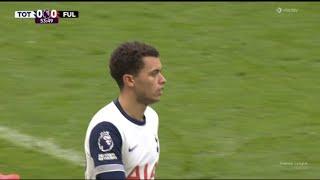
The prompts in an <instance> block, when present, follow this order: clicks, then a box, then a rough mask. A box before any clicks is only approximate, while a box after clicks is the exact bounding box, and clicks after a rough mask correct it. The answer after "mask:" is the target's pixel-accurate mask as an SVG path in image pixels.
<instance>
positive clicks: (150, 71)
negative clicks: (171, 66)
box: [134, 56, 166, 105]
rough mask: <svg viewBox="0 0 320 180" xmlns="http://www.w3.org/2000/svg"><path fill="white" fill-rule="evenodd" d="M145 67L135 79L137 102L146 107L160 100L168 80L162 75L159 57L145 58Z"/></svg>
mask: <svg viewBox="0 0 320 180" xmlns="http://www.w3.org/2000/svg"><path fill="white" fill-rule="evenodd" d="M143 62H144V67H143V69H141V70H140V72H139V74H138V75H137V76H135V77H134V81H135V88H134V90H135V93H136V96H137V100H138V101H139V102H141V103H144V104H146V105H148V104H152V103H154V102H157V101H159V100H160V96H161V95H162V92H163V88H164V84H165V83H166V79H165V78H164V76H163V75H162V74H161V68H162V65H161V62H160V59H159V58H157V57H151V56H150V57H149V56H148V57H144V58H143Z"/></svg>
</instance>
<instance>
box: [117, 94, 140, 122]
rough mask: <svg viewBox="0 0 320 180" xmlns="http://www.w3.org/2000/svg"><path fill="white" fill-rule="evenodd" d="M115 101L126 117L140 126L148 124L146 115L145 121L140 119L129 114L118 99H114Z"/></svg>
mask: <svg viewBox="0 0 320 180" xmlns="http://www.w3.org/2000/svg"><path fill="white" fill-rule="evenodd" d="M113 103H114V104H115V105H116V106H117V108H118V109H119V111H120V112H121V114H122V115H123V116H124V117H126V119H128V120H129V121H131V122H132V123H134V124H136V125H139V126H143V125H145V124H146V117H145V116H144V115H143V121H139V120H137V119H135V118H133V117H131V116H129V114H127V113H126V112H125V111H124V110H123V108H122V107H121V104H120V102H119V100H118V98H117V99H115V100H113Z"/></svg>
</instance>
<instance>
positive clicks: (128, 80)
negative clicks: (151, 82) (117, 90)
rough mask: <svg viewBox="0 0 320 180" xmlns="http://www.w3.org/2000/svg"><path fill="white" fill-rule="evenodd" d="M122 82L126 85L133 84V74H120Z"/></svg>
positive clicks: (131, 85) (130, 85)
mask: <svg viewBox="0 0 320 180" xmlns="http://www.w3.org/2000/svg"><path fill="white" fill-rule="evenodd" d="M122 80H123V84H124V85H126V86H128V87H133V86H134V79H133V75H131V74H124V75H123V76H122Z"/></svg>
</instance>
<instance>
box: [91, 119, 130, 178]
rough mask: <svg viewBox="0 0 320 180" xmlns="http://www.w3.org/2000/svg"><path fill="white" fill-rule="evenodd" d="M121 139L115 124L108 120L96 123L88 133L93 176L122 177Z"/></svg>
mask: <svg viewBox="0 0 320 180" xmlns="http://www.w3.org/2000/svg"><path fill="white" fill-rule="evenodd" d="M121 147H122V139H121V135H120V133H119V131H118V129H117V127H116V126H114V125H113V124H112V123H110V122H101V123H99V124H97V125H96V126H95V127H94V128H93V129H92V131H91V133H90V138H89V148H90V155H91V157H92V159H93V162H94V170H93V172H94V174H95V177H97V178H98V179H99V177H105V176H106V175H108V176H110V175H111V176H112V177H113V178H116V179H124V178H125V175H124V174H125V173H124V166H123V162H122V154H121Z"/></svg>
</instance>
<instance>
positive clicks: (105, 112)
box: [89, 101, 117, 129]
mask: <svg viewBox="0 0 320 180" xmlns="http://www.w3.org/2000/svg"><path fill="white" fill-rule="evenodd" d="M116 112H117V110H116V106H115V105H114V103H113V101H112V102H110V103H109V104H107V105H105V106H103V107H102V108H100V109H99V110H98V111H97V112H96V113H95V114H94V115H93V117H92V119H91V121H90V123H89V129H90V128H93V127H95V126H96V125H97V124H100V123H101V122H110V123H113V120H114V119H116V116H117V113H116Z"/></svg>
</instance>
